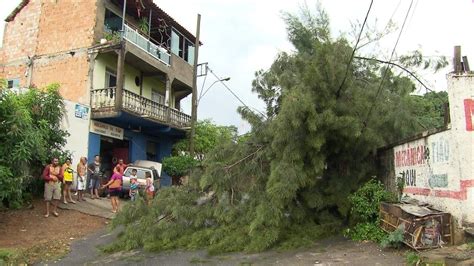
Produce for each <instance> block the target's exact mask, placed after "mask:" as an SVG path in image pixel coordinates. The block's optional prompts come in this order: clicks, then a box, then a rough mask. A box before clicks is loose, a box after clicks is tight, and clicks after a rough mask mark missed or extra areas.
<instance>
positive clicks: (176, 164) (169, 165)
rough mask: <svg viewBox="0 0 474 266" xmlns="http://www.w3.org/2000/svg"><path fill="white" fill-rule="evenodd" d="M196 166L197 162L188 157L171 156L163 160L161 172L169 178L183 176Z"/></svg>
mask: <svg viewBox="0 0 474 266" xmlns="http://www.w3.org/2000/svg"><path fill="white" fill-rule="evenodd" d="M196 165H197V161H196V160H195V159H193V158H192V157H191V156H188V155H179V156H171V157H166V158H164V159H163V170H164V171H165V172H166V173H167V174H169V175H170V176H177V177H181V176H185V175H187V174H188V173H189V171H190V170H191V169H192V168H193V167H195V166H196Z"/></svg>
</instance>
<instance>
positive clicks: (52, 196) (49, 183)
mask: <svg viewBox="0 0 474 266" xmlns="http://www.w3.org/2000/svg"><path fill="white" fill-rule="evenodd" d="M43 180H44V200H45V202H46V214H45V215H44V217H45V218H48V217H49V208H50V205H51V203H52V205H53V209H52V213H53V215H54V216H56V217H58V216H59V214H58V211H57V210H58V203H59V200H60V199H61V182H62V181H63V175H62V173H61V167H60V166H59V159H58V158H57V157H56V158H53V159H52V160H51V164H48V165H46V167H45V168H44V170H43Z"/></svg>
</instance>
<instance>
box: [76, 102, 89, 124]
mask: <svg viewBox="0 0 474 266" xmlns="http://www.w3.org/2000/svg"><path fill="white" fill-rule="evenodd" d="M74 116H75V117H76V118H80V119H85V120H87V119H89V107H87V106H85V105H82V104H78V103H76V106H75V108H74Z"/></svg>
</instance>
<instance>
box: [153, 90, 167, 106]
mask: <svg viewBox="0 0 474 266" xmlns="http://www.w3.org/2000/svg"><path fill="white" fill-rule="evenodd" d="M151 100H152V101H154V102H155V103H160V104H163V105H164V104H165V96H164V95H163V94H161V93H160V92H159V91H158V90H156V89H151Z"/></svg>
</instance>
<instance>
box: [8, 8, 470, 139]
mask: <svg viewBox="0 0 474 266" xmlns="http://www.w3.org/2000/svg"><path fill="white" fill-rule="evenodd" d="M62 1H65V0H62ZM70 1H72V0H70ZM19 2H20V1H19V0H12V1H2V2H1V3H0V16H1V17H2V18H5V17H6V16H7V15H8V14H9V13H10V12H11V10H13V9H14V8H15V6H16V5H17V3H19ZM473 2H474V0H451V1H444V0H414V1H413V5H412V9H411V12H410V14H409V17H408V20H407V23H406V25H405V29H404V31H403V33H402V36H401V39H400V42H399V44H398V47H397V50H396V52H397V54H403V53H404V52H407V51H412V50H415V49H420V50H421V51H422V52H423V54H424V55H429V56H433V55H445V56H448V58H449V60H451V57H452V53H453V46H454V45H461V46H462V54H463V55H467V56H468V57H470V59H471V62H474V35H473V34H472V25H473V20H474V3H473ZM155 3H156V4H157V5H158V6H160V7H161V8H162V9H163V10H165V11H166V12H167V13H168V14H170V15H171V16H172V17H173V18H175V20H176V21H178V22H179V23H180V24H182V25H183V26H184V27H186V28H187V29H188V30H189V31H190V32H192V33H194V32H195V27H196V16H197V14H198V13H200V14H201V15H202V19H201V40H202V42H203V44H204V45H203V46H201V49H200V58H199V62H209V66H210V67H211V68H212V69H213V70H214V71H215V73H216V74H218V75H219V76H221V77H222V78H224V77H231V79H230V81H228V82H227V84H228V85H229V87H230V88H231V89H232V90H233V91H234V92H235V93H236V94H237V95H239V97H241V98H242V100H243V101H244V102H245V103H246V104H248V105H249V106H252V107H255V108H258V109H262V108H263V104H262V103H261V102H260V101H259V100H258V99H257V97H256V95H255V94H252V92H251V82H252V79H253V77H254V73H255V71H257V70H259V69H267V68H268V67H269V66H270V65H271V63H272V62H273V60H274V59H275V57H276V55H277V54H278V52H280V51H291V49H292V47H291V45H290V44H289V43H288V41H287V37H286V30H285V24H284V23H283V21H282V19H281V17H282V12H291V13H295V12H298V10H299V8H300V6H301V5H304V4H305V3H306V5H307V6H308V7H310V8H311V9H314V8H315V6H316V1H315V0H306V1H302V0H293V1H289V0H259V1H255V0H194V1H189V0H155ZM320 3H321V4H322V6H323V8H324V9H325V10H326V11H327V12H328V14H329V17H330V20H331V28H332V33H333V35H334V36H338V35H339V33H341V32H349V31H350V29H351V22H355V21H357V20H359V21H362V20H363V19H364V16H365V13H366V12H367V8H368V6H369V4H370V0H359V1H351V0H322V1H320ZM410 3H411V0H374V4H373V7H372V10H371V13H370V15H369V20H368V21H369V25H374V24H376V25H378V27H379V28H384V27H385V25H386V24H387V21H388V20H389V19H390V18H392V20H393V21H394V22H395V23H396V24H397V25H398V26H401V25H402V22H403V19H404V17H405V14H406V12H407V10H408V7H409V5H410ZM2 31H3V26H0V35H1V34H2ZM397 34H398V32H395V33H394V34H392V36H388V37H387V38H385V39H384V40H383V41H381V42H380V43H378V45H379V49H380V52H381V54H380V57H381V58H385V59H386V58H388V57H389V55H390V52H391V50H392V48H393V45H394V43H395V37H396V35H397ZM351 41H355V40H352V39H351ZM373 48H375V47H371V49H373ZM473 64H474V63H471V65H473ZM450 69H451V68H449V69H448V68H447V69H445V70H443V71H441V72H440V73H438V74H436V75H432V74H429V73H427V72H420V74H421V75H422V77H423V78H424V80H425V81H426V83H427V84H428V86H429V87H431V88H433V89H434V90H437V91H439V90H445V89H446V80H445V74H446V73H447V72H448V71H450ZM200 79H201V82H202V79H203V78H200ZM214 80H215V79H213V77H211V76H208V78H207V82H206V84H205V85H204V89H206V88H207V87H208V86H209V85H211V84H212V82H213V81H214ZM199 88H201V86H199ZM418 93H424V90H422V89H421V88H420V90H418ZM182 105H183V108H184V111H185V112H187V113H190V111H189V110H190V97H188V98H186V99H185V100H184V102H183V104H182ZM239 105H240V103H239V102H238V100H237V99H235V98H234V97H233V96H232V94H231V93H229V92H228V91H227V90H226V89H225V88H224V87H223V86H222V85H221V84H219V83H217V84H215V85H214V86H213V87H212V88H211V89H210V91H209V92H208V93H207V94H206V96H205V97H203V99H202V100H201V102H200V104H199V109H198V116H199V119H204V118H211V119H212V120H213V121H214V122H216V123H218V124H223V125H236V126H237V127H238V128H239V131H240V132H245V131H247V130H248V129H249V128H248V125H246V123H244V122H243V121H242V120H241V119H240V116H239V115H238V114H237V112H236V108H237V107H238V106H239Z"/></svg>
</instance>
